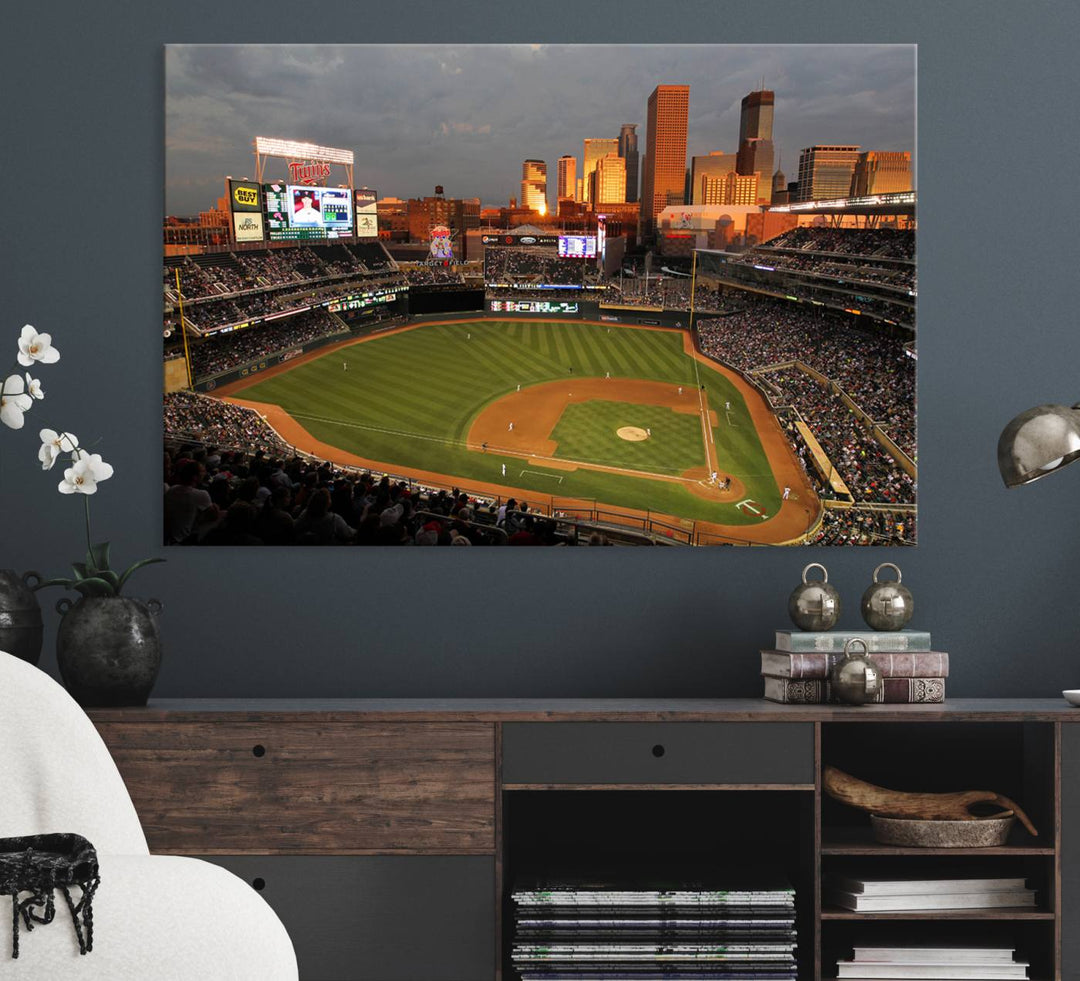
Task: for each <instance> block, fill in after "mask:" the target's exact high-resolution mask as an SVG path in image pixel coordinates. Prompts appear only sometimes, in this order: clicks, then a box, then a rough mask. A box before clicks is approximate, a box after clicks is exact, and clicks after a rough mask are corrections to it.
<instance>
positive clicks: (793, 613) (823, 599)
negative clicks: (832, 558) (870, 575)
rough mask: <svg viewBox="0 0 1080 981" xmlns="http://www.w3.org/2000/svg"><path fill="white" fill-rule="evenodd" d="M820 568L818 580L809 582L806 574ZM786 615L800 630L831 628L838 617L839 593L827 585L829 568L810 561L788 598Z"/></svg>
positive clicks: (833, 587)
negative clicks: (799, 581)
mask: <svg viewBox="0 0 1080 981" xmlns="http://www.w3.org/2000/svg"><path fill="white" fill-rule="evenodd" d="M811 569H820V570H821V571H822V573H823V574H824V577H823V578H822V580H821V581H820V582H809V581H808V580H807V578H806V574H807V573H808V572H809V571H810V570H811ZM787 610H788V616H790V617H791V621H792V623H794V624H795V626H796V627H798V628H799V629H800V630H832V628H833V627H835V626H836V621H837V620H839V619H840V594H839V593H838V592H837V590H836V587H835V586H830V585H829V570H828V569H826V568H825V566H823V565H822V564H821V563H820V562H811V563H810V564H809V565H808V566H807V567H806V568H805V569H803V571H802V582H801V583H800V584H799V585H798V586H796V587H795V589H794V590H793V591H792V593H791V596H790V597H789V598H788V605H787Z"/></svg>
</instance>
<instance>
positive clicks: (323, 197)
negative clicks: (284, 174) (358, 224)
mask: <svg viewBox="0 0 1080 981" xmlns="http://www.w3.org/2000/svg"><path fill="white" fill-rule="evenodd" d="M263 198H264V201H265V203H266V230H267V233H268V236H269V238H270V240H271V241H272V242H282V241H289V240H296V239H326V238H345V237H348V236H351V235H352V231H353V204H352V191H351V190H350V189H349V188H343V187H305V186H301V185H295V184H267V185H265V187H264V189H263Z"/></svg>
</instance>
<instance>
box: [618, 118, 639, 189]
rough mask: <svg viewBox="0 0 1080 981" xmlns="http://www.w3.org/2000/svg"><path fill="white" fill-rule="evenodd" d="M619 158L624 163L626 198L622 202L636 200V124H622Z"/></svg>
mask: <svg viewBox="0 0 1080 981" xmlns="http://www.w3.org/2000/svg"><path fill="white" fill-rule="evenodd" d="M619 156H620V157H622V158H623V160H625V161H626V197H625V198H623V200H624V201H636V200H637V199H638V148H637V123H623V124H622V128H621V129H620V130H619Z"/></svg>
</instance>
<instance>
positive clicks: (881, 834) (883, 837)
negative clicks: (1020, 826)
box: [870, 811, 1016, 848]
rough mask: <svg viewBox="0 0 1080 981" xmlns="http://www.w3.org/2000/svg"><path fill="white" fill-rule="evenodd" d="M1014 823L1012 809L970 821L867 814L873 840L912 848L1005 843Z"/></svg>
mask: <svg viewBox="0 0 1080 981" xmlns="http://www.w3.org/2000/svg"><path fill="white" fill-rule="evenodd" d="M1015 823H1016V815H1014V814H1013V813H1012V811H1007V812H1006V813H1004V814H999V815H996V816H994V817H988V818H974V819H972V820H971V821H927V820H920V819H917V818H890V817H881V816H880V815H877V814H871V815H870V826H871V827H872V828H873V830H874V840H875V841H877V842H880V843H881V844H883V845H904V846H908V847H914V848H993V847H995V846H998V845H1004V844H1005V842H1006V841H1007V840H1008V838H1009V832H1010V831H1012V826H1013V825H1014V824H1015Z"/></svg>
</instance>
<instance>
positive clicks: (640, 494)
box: [214, 317, 820, 543]
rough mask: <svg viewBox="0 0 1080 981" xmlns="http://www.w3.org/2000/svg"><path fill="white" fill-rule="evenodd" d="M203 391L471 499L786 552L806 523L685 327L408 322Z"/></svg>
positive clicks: (769, 428) (769, 416) (759, 402)
mask: <svg viewBox="0 0 1080 981" xmlns="http://www.w3.org/2000/svg"><path fill="white" fill-rule="evenodd" d="M346 362H347V370H344V371H343V370H342V369H343V365H344V364H345V363H346ZM214 394H215V395H216V396H218V397H221V398H226V399H227V400H228V401H231V402H234V403H237V404H240V405H245V406H249V407H252V408H255V409H256V410H258V411H259V412H260V413H262V414H263V415H264V416H265V417H266V419H267V421H268V422H269V423H270V425H271V426H273V428H274V429H276V430H277V431H278V433H279V434H280V435H281V436H282V437H283V438H284V439H286V440H288V441H289V442H290V443H292V444H294V445H296V446H297V447H299V448H301V449H303V450H306V451H308V452H311V453H314V454H316V455H317V456H319V457H320V458H324V459H327V460H330V461H332V462H334V463H337V464H341V465H354V466H361V467H370V468H373V469H378V470H384V471H388V472H391V473H395V474H399V475H402V476H409V477H416V478H418V479H420V480H430V481H433V482H436V483H437V484H446V485H451V484H452V485H455V486H460V487H462V488H464V489H467V490H470V491H472V492H475V493H487V494H495V495H498V496H501V497H504V498H505V497H507V496H514V495H517V496H518V497H519V498H520V497H524V498H529V497H531V498H533V499H537V498H539V499H547V498H550V497H551V495H558V497H559V500H560V501H563V500H578V501H582V502H597V503H602V504H604V505H609V506H612V507H615V508H619V509H625V510H626V511H627V512H642V513H644V512H647V513H649V514H650V515H653V516H664V517H666V518H668V519H670V520H671V521H672V522H673V523H677V524H680V525H683V526H690V525H694V526H696V527H697V528H698V529H699V530H701V529H705V530H707V531H710V532H712V533H714V534H716V535H720V536H724V535H727V536H730V537H732V538H736V539H742V540H747V541H753V542H761V543H782V542H789V541H792V540H794V539H797V538H799V537H800V536H801V535H803V534H805V533H806V532H807V531H808V530H809V529H810V528H811V527H812V526H813V525H814V523H815V521H816V520H817V518H818V516H819V513H820V503H819V501H818V498H817V496H816V494H815V492H814V490H813V489H812V487H811V486H810V484H809V482H808V480H807V478H806V475H805V473H804V471H803V469H802V467H801V466H800V465H799V463H798V462H797V460H796V458H795V456H794V453H793V451H792V449H791V446H790V444H789V442H788V441H787V439H786V438H785V436H784V433H783V431H782V429H781V428H780V425H779V423H778V421H777V419H776V417H775V415H774V414H773V412H772V411H771V409H770V408H769V406H768V404H767V403H766V401H765V399H764V398H763V397H762V396H761V395H760V394H759V392H758V391H757V390H756V389H755V388H754V387H753V386H752V385H751V384H750V383H749V382H747V381H746V379H745V378H744V377H743V376H742V375H741V374H739V373H738V372H737V371H734V370H732V369H729V368H726V367H724V366H722V365H720V364H718V363H717V362H715V361H713V360H711V359H709V358H707V357H705V356H703V355H702V354H700V353H699V352H698V351H696V350H695V348H694V345H693V339H692V335H691V334H690V333H689V332H687V331H685V330H679V329H672V328H663V327H646V326H629V325H617V326H613V325H612V324H609V323H597V322H591V321H584V320H576V319H575V320H555V319H544V320H532V319H515V320H501V319H495V318H485V317H478V318H470V319H467V320H463V319H456V320H442V321H438V320H437V321H426V322H423V323H419V324H411V325H409V326H405V327H401V328H397V329H392V330H387V331H385V332H383V333H379V334H374V335H370V336H366V337H362V338H359V339H354V340H350V341H348V342H345V343H344V344H338V345H334V346H333V347H331V348H322V349H320V350H318V351H315V352H313V353H311V354H309V355H306V356H304V357H300V358H296V359H295V360H293V361H290V362H287V363H286V364H283V365H280V366H277V367H274V368H270V369H268V370H266V371H263V372H261V373H260V374H258V375H255V376H253V377H251V378H246V379H243V380H241V381H238V382H233V383H232V384H230V385H226V386H223V387H221V388H219V389H218V390H217V391H215V392H214ZM729 405H730V408H726V407H727V406H729ZM631 433H632V434H633V435H632V436H631V435H627V434H631ZM504 473H505V476H503V474H504ZM553 476H557V477H558V478H560V479H559V480H558V481H556V480H553V479H552V477H553ZM784 487H788V488H793V489H794V490H795V493H793V494H791V495H790V498H789V499H787V500H784V499H783V497H782V491H783V488H784ZM748 499H749V500H752V501H753V502H755V504H756V507H755V508H753V509H750V508H746V507H740V506H739V505H740V503H741V502H745V501H746V500H748Z"/></svg>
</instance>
